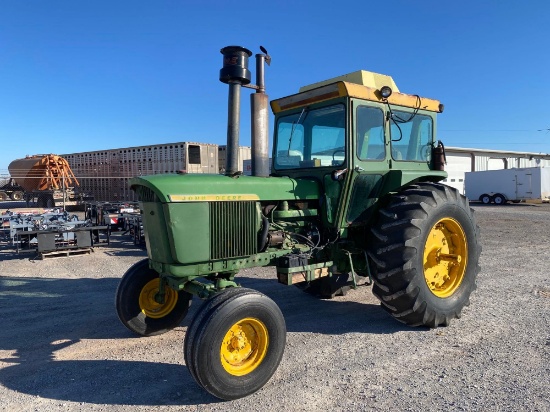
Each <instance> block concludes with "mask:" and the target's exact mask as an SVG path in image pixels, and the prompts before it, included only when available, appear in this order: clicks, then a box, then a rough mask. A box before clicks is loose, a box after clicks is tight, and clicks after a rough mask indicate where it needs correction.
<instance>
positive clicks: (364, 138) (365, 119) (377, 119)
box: [355, 106, 386, 160]
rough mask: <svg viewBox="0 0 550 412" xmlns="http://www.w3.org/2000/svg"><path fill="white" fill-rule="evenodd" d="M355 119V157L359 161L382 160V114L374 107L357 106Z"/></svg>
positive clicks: (383, 147) (383, 152) (383, 143)
mask: <svg viewBox="0 0 550 412" xmlns="http://www.w3.org/2000/svg"><path fill="white" fill-rule="evenodd" d="M356 118H357V124H356V127H355V130H356V138H357V157H358V158H359V159H361V160H383V159H384V158H385V157H386V154H385V150H386V149H385V147H386V145H385V142H384V113H383V112H382V110H380V109H377V108H374V107H368V106H359V107H357V111H356Z"/></svg>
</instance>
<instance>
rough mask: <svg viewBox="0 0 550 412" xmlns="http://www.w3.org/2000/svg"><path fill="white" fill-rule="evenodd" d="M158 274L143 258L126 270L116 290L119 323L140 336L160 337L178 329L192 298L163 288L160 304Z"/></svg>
mask: <svg viewBox="0 0 550 412" xmlns="http://www.w3.org/2000/svg"><path fill="white" fill-rule="evenodd" d="M160 282H161V280H160V277H159V274H158V273H157V272H156V271H154V270H153V269H150V268H149V260H148V259H143V260H141V261H139V262H137V263H135V264H134V265H133V266H132V267H130V269H128V270H127V271H126V273H125V274H124V276H123V277H122V279H121V280H120V283H119V285H118V288H117V290H116V297H115V305H116V310H117V314H118V317H119V319H120V321H121V322H122V324H123V325H124V326H126V327H127V328H128V329H130V330H131V331H132V332H134V333H136V334H138V335H141V336H153V335H160V334H162V333H165V332H168V331H169V330H171V329H174V328H175V327H176V326H178V325H179V324H180V323H181V322H182V321H183V319H184V318H185V316H186V315H187V311H188V310H189V306H190V305H191V298H192V296H193V295H191V294H190V293H187V292H185V291H183V290H182V291H175V290H173V289H171V288H169V287H168V286H166V287H165V289H164V290H165V299H164V303H162V304H161V303H158V302H157V301H156V300H155V295H156V294H157V292H158V291H159V283H160Z"/></svg>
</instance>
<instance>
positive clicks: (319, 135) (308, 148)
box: [274, 104, 346, 170]
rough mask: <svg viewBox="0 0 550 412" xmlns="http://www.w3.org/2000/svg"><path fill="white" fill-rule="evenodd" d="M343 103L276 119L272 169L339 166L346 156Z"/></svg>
mask: <svg viewBox="0 0 550 412" xmlns="http://www.w3.org/2000/svg"><path fill="white" fill-rule="evenodd" d="M345 125H346V109H345V107H344V105H343V104H337V105H332V106H328V107H322V108H319V109H311V110H309V109H308V108H307V107H306V108H304V109H303V110H302V111H301V112H298V113H294V114H292V115H289V116H284V117H281V118H279V119H278V121H277V146H276V148H275V161H274V165H275V169H278V170H281V169H300V168H304V169H305V168H309V167H321V166H341V165H343V164H344V161H345V158H346V156H345V155H346V152H345V142H346V129H345Z"/></svg>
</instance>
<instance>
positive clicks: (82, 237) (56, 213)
mask: <svg viewBox="0 0 550 412" xmlns="http://www.w3.org/2000/svg"><path fill="white" fill-rule="evenodd" d="M0 220H1V221H2V234H3V235H4V237H6V238H9V241H10V242H11V244H12V246H15V248H16V253H19V252H21V251H27V252H28V251H32V252H36V253H37V254H38V256H40V257H45V256H52V255H58V254H59V253H62V254H66V255H67V254H73V253H81V252H90V251H91V250H92V249H93V247H94V246H97V245H100V244H103V245H105V244H107V245H108V244H109V231H108V227H107V226H97V225H94V224H93V223H92V222H91V221H90V220H89V219H85V220H80V219H79V217H78V216H77V215H71V214H69V213H68V212H67V211H66V210H63V209H60V208H58V209H52V210H49V211H47V212H42V213H39V212H35V211H34V212H33V211H25V212H22V211H10V210H7V211H6V212H4V213H2V214H1V215H0Z"/></svg>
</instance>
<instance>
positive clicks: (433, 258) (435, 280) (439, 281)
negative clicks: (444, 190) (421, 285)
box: [424, 217, 468, 298]
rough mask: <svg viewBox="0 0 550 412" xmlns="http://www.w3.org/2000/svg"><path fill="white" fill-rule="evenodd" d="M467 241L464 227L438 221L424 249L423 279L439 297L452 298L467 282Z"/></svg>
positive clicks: (455, 222) (445, 219) (453, 222)
mask: <svg viewBox="0 0 550 412" xmlns="http://www.w3.org/2000/svg"><path fill="white" fill-rule="evenodd" d="M467 262H468V242H467V240H466V235H465V234H464V230H462V226H461V225H460V223H458V222H457V221H456V220H454V219H452V218H449V217H447V218H443V219H441V220H439V221H438V222H437V223H436V224H435V225H434V226H433V227H432V229H431V230H430V233H429V234H428V238H427V239H426V245H425V247H424V278H425V280H426V283H427V285H428V288H430V291H431V292H432V293H433V294H434V295H435V296H437V297H439V298H446V297H449V296H451V295H452V294H453V293H454V292H455V291H456V290H457V288H458V287H459V286H460V284H461V283H462V281H463V280H464V274H465V273H466V264H467Z"/></svg>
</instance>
